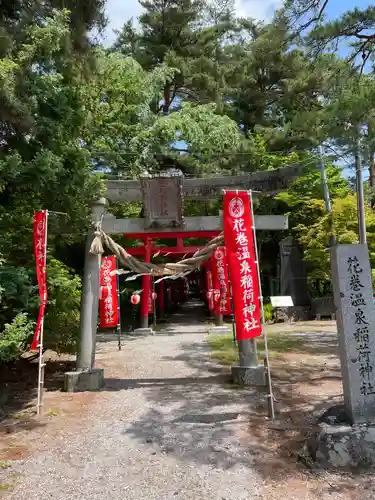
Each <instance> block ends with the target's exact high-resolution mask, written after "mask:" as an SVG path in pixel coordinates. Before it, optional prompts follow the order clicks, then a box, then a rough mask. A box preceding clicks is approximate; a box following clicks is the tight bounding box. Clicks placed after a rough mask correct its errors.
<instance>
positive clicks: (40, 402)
mask: <svg viewBox="0 0 375 500" xmlns="http://www.w3.org/2000/svg"><path fill="white" fill-rule="evenodd" d="M45 212H46V227H45V237H44V269H45V276H44V278H45V287H47V226H48V210H46V211H45ZM42 300H45V297H43V299H42ZM46 305H47V304H46ZM43 336H44V314H43V317H42V322H41V325H40V333H39V364H38V403H37V409H36V413H37V415H38V416H40V414H41V412H42V407H43V390H44V367H45V363H44V356H43Z"/></svg>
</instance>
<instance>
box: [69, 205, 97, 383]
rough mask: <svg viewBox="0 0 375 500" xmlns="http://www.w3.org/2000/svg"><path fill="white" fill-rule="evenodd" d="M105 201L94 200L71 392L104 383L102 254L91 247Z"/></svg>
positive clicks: (70, 377) (87, 240)
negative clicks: (100, 357) (99, 339)
mask: <svg viewBox="0 0 375 500" xmlns="http://www.w3.org/2000/svg"><path fill="white" fill-rule="evenodd" d="M105 205H106V200H105V198H100V200H98V201H96V202H94V203H92V222H93V224H92V227H91V230H90V231H89V233H88V236H87V239H86V249H85V265H84V277H83V291H82V302H81V321H80V339H79V348H78V355H77V370H76V371H75V372H68V373H66V374H65V381H64V382H65V383H64V386H65V390H66V391H68V392H81V391H82V392H83V391H97V390H99V389H101V388H102V387H103V384H104V371H103V369H101V368H95V366H94V365H95V348H96V333H97V328H98V310H99V290H100V263H101V256H100V255H91V254H90V247H91V243H92V241H93V238H94V232H95V224H96V223H97V222H99V221H100V219H101V217H102V215H103V214H104V209H105Z"/></svg>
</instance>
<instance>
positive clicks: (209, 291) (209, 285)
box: [206, 269, 214, 311]
mask: <svg viewBox="0 0 375 500" xmlns="http://www.w3.org/2000/svg"><path fill="white" fill-rule="evenodd" d="M206 280H207V281H206V283H207V300H208V308H209V310H210V311H213V309H214V289H213V282H212V272H211V271H209V270H208V269H207V271H206Z"/></svg>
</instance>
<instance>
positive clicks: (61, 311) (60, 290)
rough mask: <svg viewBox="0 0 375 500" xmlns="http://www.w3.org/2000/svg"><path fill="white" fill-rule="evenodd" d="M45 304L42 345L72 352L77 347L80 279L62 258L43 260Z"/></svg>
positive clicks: (58, 350)
mask: <svg viewBox="0 0 375 500" xmlns="http://www.w3.org/2000/svg"><path fill="white" fill-rule="evenodd" d="M47 284H48V295H49V296H48V307H47V314H46V319H45V342H44V343H45V346H46V347H47V348H50V349H53V350H54V351H56V352H58V353H61V352H70V353H72V354H73V353H75V352H76V348H77V341H78V334H79V321H80V305H81V289H82V284H81V279H80V278H79V277H78V276H74V275H72V273H71V272H70V270H69V268H68V267H67V266H65V265H64V264H63V263H62V262H59V261H58V260H56V259H54V258H52V257H49V258H48V262H47Z"/></svg>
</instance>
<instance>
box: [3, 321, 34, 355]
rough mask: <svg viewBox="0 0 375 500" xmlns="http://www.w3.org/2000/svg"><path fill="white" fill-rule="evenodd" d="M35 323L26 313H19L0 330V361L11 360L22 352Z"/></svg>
mask: <svg viewBox="0 0 375 500" xmlns="http://www.w3.org/2000/svg"><path fill="white" fill-rule="evenodd" d="M34 327H35V323H34V322H33V321H30V320H29V319H28V317H27V314H26V313H19V314H17V316H15V318H14V319H13V321H12V322H11V323H6V324H5V327H4V330H3V331H2V332H0V363H5V362H8V361H13V360H15V359H17V358H19V356H20V355H21V354H22V353H23V352H24V350H25V344H26V341H27V340H28V339H29V338H30V336H31V335H32V334H33V332H34Z"/></svg>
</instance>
